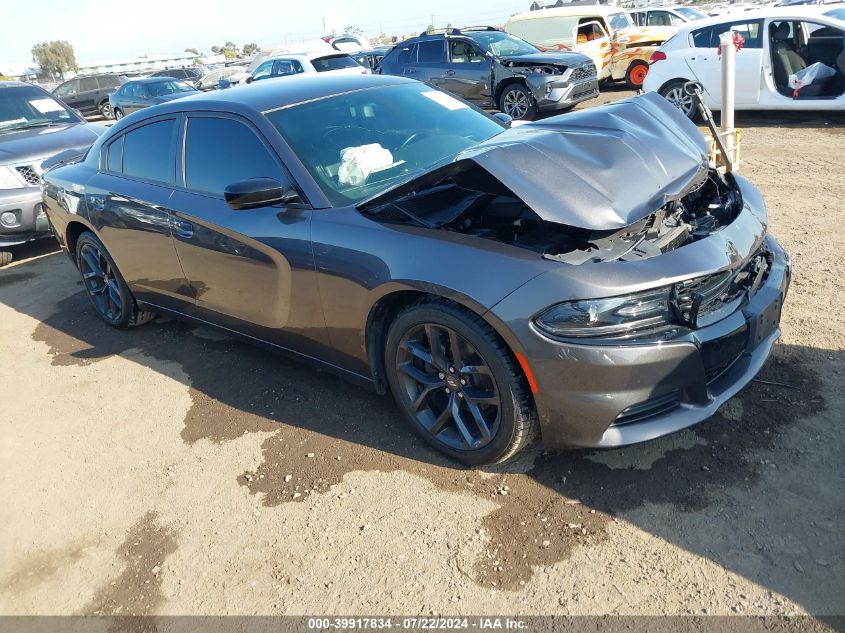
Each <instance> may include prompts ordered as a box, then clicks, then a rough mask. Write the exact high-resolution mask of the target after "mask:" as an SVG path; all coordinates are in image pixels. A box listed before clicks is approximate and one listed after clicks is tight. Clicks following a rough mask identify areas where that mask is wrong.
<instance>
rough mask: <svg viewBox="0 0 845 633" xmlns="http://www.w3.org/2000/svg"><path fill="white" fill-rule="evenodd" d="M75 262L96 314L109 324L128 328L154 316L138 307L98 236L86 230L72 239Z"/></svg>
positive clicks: (145, 321)
mask: <svg viewBox="0 0 845 633" xmlns="http://www.w3.org/2000/svg"><path fill="white" fill-rule="evenodd" d="M76 265H77V267H78V268H79V272H80V274H81V275H82V285H83V287H84V288H85V292H86V293H87V294H88V298H89V299H90V300H91V305H93V306H94V310H95V311H96V312H97V315H98V316H99V317H100V318H101V319H102V320H103V321H105V322H106V323H108V324H109V325H111V326H112V327H118V328H129V327H135V326H137V325H142V324H144V323H147V322H149V321H152V320H153V319H154V318H155V316H156V315H155V314H154V313H152V312H145V311H143V310H139V309H138V305H137V304H136V303H135V297H133V296H132V292H131V291H130V290H129V286H127V285H126V282H125V281H124V280H123V276H122V275H121V274H120V271H119V270H118V269H117V266H116V265H115V263H114V260H113V259H112V258H111V255H109V252H108V251H107V250H106V247H105V246H104V245H103V243H102V242H101V241H100V239H99V238H98V237H97V236H96V235H94V234H93V233H91V232H90V231H86V232H84V233H82V235H80V236H79V239H77V241H76Z"/></svg>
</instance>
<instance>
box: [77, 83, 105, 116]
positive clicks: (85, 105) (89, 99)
mask: <svg viewBox="0 0 845 633" xmlns="http://www.w3.org/2000/svg"><path fill="white" fill-rule="evenodd" d="M99 96H100V85H99V84H98V83H97V78H96V77H80V78H79V93H78V94H77V95H76V102H77V104H78V105H76V106H74V107H76V108H78V109H79V110H82V111H83V112H94V111H95V110H96V109H97V105H98V103H99V102H98V101H97V98H98V97H99Z"/></svg>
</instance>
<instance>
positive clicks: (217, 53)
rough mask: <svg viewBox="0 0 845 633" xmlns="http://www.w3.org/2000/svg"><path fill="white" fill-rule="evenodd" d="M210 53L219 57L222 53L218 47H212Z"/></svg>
mask: <svg viewBox="0 0 845 633" xmlns="http://www.w3.org/2000/svg"><path fill="white" fill-rule="evenodd" d="M211 52H212V53H214V54H215V55H219V54H220V53H222V52H223V49H222V48H220V47H219V46H212V47H211Z"/></svg>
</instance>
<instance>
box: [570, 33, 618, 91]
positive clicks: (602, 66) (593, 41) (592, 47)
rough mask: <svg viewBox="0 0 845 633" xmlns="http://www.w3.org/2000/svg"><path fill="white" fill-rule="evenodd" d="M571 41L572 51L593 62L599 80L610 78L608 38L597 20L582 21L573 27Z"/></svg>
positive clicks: (610, 57) (610, 56) (611, 57)
mask: <svg viewBox="0 0 845 633" xmlns="http://www.w3.org/2000/svg"><path fill="white" fill-rule="evenodd" d="M573 41H574V42H575V44H574V46H573V48H572V50H574V51H575V52H577V53H581V54H582V55H586V56H587V57H589V58H590V59H592V60H593V63H594V64H595V65H596V71H597V72H598V78H599V80H602V79H606V78H608V77H610V72H611V70H612V67H611V62H612V61H613V54H612V50H611V42H610V36H609V35H608V34H607V30H605V28H604V27H603V26H602V25H601V24H600V23H599V22H598V21H597V20H583V21H582V22H581V23H580V24H578V25H577V26H575V27H574V33H573Z"/></svg>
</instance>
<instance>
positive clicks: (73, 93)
mask: <svg viewBox="0 0 845 633" xmlns="http://www.w3.org/2000/svg"><path fill="white" fill-rule="evenodd" d="M55 94H56V96H57V97H59V98H60V99H61V100H62V101H64V102H65V103H66V104H68V105H69V106H70V107H71V108H76V109H77V110H79V109H80V107H79V105H78V104H79V98H78V95H79V79H72V80H71V81H69V82H67V83H65V84H63V85H61V86H59V87H58V88H57V89H56V93H55Z"/></svg>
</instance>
